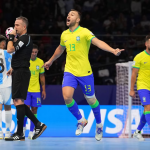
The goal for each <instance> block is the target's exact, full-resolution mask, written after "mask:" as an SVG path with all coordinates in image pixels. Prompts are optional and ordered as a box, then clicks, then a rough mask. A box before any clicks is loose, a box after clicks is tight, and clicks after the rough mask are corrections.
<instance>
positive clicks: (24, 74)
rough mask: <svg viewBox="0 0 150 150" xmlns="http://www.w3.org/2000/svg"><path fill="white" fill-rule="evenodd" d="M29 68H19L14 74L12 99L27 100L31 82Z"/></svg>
mask: <svg viewBox="0 0 150 150" xmlns="http://www.w3.org/2000/svg"><path fill="white" fill-rule="evenodd" d="M30 75H31V74H30V70H29V68H17V69H14V70H13V72H12V99H15V98H20V99H24V100H25V99H26V96H27V92H28V86H29V81H30Z"/></svg>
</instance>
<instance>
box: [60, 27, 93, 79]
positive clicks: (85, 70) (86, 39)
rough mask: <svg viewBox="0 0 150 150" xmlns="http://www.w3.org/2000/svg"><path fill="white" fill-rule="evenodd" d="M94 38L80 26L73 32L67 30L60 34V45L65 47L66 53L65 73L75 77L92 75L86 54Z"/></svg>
mask: <svg viewBox="0 0 150 150" xmlns="http://www.w3.org/2000/svg"><path fill="white" fill-rule="evenodd" d="M94 37H95V36H94V35H93V33H92V32H91V31H89V30H88V29H86V28H83V27H80V26H78V27H77V28H76V29H75V30H74V31H73V32H71V31H70V29H68V30H65V31H64V32H63V33H62V35H61V42H60V45H61V46H65V47H66V51H67V58H66V65H65V72H70V73H72V74H73V75H74V76H77V77H82V76H88V75H91V74H92V69H91V65H90V62H89V59H88V53H89V48H90V44H91V40H92V39H93V38H94Z"/></svg>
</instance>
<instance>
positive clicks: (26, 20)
mask: <svg viewBox="0 0 150 150" xmlns="http://www.w3.org/2000/svg"><path fill="white" fill-rule="evenodd" d="M16 20H22V21H23V22H24V23H25V24H26V28H27V27H28V24H29V22H28V19H27V18H26V17H23V16H20V17H18V18H16Z"/></svg>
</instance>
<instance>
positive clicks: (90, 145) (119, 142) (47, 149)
mask: <svg viewBox="0 0 150 150" xmlns="http://www.w3.org/2000/svg"><path fill="white" fill-rule="evenodd" d="M5 149H7V150H150V139H148V138H147V139H145V141H142V142H139V141H137V140H136V139H119V138H103V139H102V141H96V140H95V139H94V138H81V137H74V138H72V137H71V138H69V137H68V138H65V137H60V138H43V137H42V138H38V139H36V140H29V139H27V138H26V141H15V142H9V141H7V142H6V141H4V140H0V150H5Z"/></svg>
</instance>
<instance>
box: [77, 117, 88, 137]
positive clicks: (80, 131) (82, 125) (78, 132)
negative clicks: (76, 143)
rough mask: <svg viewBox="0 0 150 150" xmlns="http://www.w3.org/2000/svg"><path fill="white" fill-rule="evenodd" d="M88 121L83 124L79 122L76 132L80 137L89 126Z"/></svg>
mask: <svg viewBox="0 0 150 150" xmlns="http://www.w3.org/2000/svg"><path fill="white" fill-rule="evenodd" d="M87 123H88V121H87V120H86V119H84V121H82V122H81V123H79V122H78V124H77V130H76V133H75V134H76V135H77V136H78V135H80V134H81V133H82V132H83V129H84V127H85V126H86V125H87Z"/></svg>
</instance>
